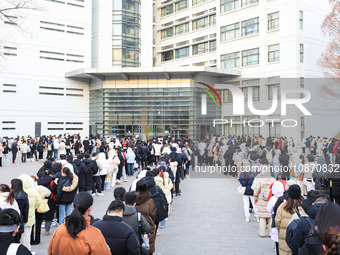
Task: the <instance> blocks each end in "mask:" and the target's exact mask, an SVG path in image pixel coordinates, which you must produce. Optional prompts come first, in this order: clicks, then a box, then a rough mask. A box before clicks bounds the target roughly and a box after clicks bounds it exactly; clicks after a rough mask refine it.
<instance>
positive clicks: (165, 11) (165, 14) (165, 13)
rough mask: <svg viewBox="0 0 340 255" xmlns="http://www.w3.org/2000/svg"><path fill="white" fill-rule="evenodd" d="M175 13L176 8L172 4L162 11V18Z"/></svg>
mask: <svg viewBox="0 0 340 255" xmlns="http://www.w3.org/2000/svg"><path fill="white" fill-rule="evenodd" d="M173 12H174V7H173V5H172V4H170V5H168V6H165V7H163V8H162V9H161V15H162V17H164V16H167V15H170V14H172V13H173Z"/></svg>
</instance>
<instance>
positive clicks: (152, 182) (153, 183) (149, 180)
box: [143, 176, 156, 189]
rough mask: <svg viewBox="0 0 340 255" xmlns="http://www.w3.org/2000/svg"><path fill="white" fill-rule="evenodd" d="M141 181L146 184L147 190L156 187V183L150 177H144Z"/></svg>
mask: <svg viewBox="0 0 340 255" xmlns="http://www.w3.org/2000/svg"><path fill="white" fill-rule="evenodd" d="M143 180H145V181H146V182H147V184H148V189H150V188H152V187H155V186H156V182H155V180H154V179H153V178H152V177H151V176H146V177H144V178H143Z"/></svg>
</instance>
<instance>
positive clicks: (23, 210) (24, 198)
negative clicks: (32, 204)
mask: <svg viewBox="0 0 340 255" xmlns="http://www.w3.org/2000/svg"><path fill="white" fill-rule="evenodd" d="M15 201H17V203H18V206H19V210H20V217H21V219H22V223H27V221H28V210H29V203H28V195H27V194H26V193H25V192H19V193H18V194H17V195H16V196H15Z"/></svg>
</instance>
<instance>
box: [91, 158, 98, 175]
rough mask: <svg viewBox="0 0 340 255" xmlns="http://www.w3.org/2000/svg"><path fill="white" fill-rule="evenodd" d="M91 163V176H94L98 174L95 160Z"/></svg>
mask: <svg viewBox="0 0 340 255" xmlns="http://www.w3.org/2000/svg"><path fill="white" fill-rule="evenodd" d="M91 161H92V163H93V168H92V174H93V175H95V174H97V173H98V165H97V160H91Z"/></svg>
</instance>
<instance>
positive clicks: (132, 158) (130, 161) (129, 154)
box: [126, 149, 136, 164]
mask: <svg viewBox="0 0 340 255" xmlns="http://www.w3.org/2000/svg"><path fill="white" fill-rule="evenodd" d="M135 159H136V155H135V153H134V152H133V151H132V150H131V149H128V151H127V154H126V163H128V164H133V163H135Z"/></svg>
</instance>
